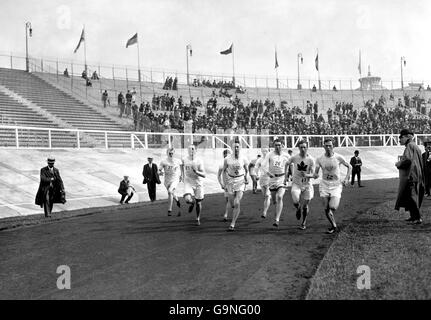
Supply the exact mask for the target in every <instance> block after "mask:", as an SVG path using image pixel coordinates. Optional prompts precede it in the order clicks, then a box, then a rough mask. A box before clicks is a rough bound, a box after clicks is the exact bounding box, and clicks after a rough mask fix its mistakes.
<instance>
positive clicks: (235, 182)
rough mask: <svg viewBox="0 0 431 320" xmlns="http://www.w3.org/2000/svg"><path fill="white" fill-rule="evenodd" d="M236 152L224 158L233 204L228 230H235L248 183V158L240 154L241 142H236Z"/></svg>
mask: <svg viewBox="0 0 431 320" xmlns="http://www.w3.org/2000/svg"><path fill="white" fill-rule="evenodd" d="M233 149H234V153H233V154H232V155H230V156H228V157H226V158H225V160H224V166H223V171H226V172H227V175H228V178H227V184H226V186H227V192H228V195H229V201H230V203H232V204H233V212H232V222H231V224H230V226H229V229H228V231H234V229H235V223H236V220H237V219H238V216H239V213H240V211H241V199H242V196H243V193H244V190H245V185H246V184H248V178H247V174H248V160H247V159H246V158H245V157H243V156H242V155H241V154H240V150H241V144H240V143H239V142H235V143H234V145H233Z"/></svg>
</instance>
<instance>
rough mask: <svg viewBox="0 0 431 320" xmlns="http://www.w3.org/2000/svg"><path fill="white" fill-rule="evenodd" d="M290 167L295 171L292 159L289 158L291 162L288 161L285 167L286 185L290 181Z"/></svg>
mask: <svg viewBox="0 0 431 320" xmlns="http://www.w3.org/2000/svg"><path fill="white" fill-rule="evenodd" d="M288 167H292V170H293V166H292V158H289V160H287V161H286V164H285V165H284V184H286V183H287V181H288V180H289V168H288ZM292 172H293V171H292Z"/></svg>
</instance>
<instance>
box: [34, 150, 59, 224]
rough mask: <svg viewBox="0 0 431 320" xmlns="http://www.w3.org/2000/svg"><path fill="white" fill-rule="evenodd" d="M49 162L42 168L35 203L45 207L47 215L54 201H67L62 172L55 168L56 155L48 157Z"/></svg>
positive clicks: (49, 214)
mask: <svg viewBox="0 0 431 320" xmlns="http://www.w3.org/2000/svg"><path fill="white" fill-rule="evenodd" d="M47 162H48V166H46V167H43V168H42V169H40V183H39V189H38V190H37V194H36V200H35V203H36V205H39V206H40V207H43V210H44V212H45V217H50V216H51V212H52V207H53V205H54V203H63V204H64V203H66V196H65V192H64V185H63V180H62V179H61V176H60V172H59V171H58V169H57V168H54V163H55V159H54V157H52V156H50V157H48V159H47Z"/></svg>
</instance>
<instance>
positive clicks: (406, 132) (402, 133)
mask: <svg viewBox="0 0 431 320" xmlns="http://www.w3.org/2000/svg"><path fill="white" fill-rule="evenodd" d="M408 134H411V135H412V136H413V135H414V133H413V131H411V130H409V129H403V130H401V131H400V137H402V136H406V135H408Z"/></svg>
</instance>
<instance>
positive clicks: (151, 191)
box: [142, 157, 160, 202]
mask: <svg viewBox="0 0 431 320" xmlns="http://www.w3.org/2000/svg"><path fill="white" fill-rule="evenodd" d="M142 175H143V176H144V181H143V183H144V184H146V185H147V188H148V195H149V196H150V200H151V202H153V201H155V200H156V184H160V178H159V171H158V168H157V165H156V164H155V163H153V158H152V157H148V163H147V164H145V165H144V169H143V170H142Z"/></svg>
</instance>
